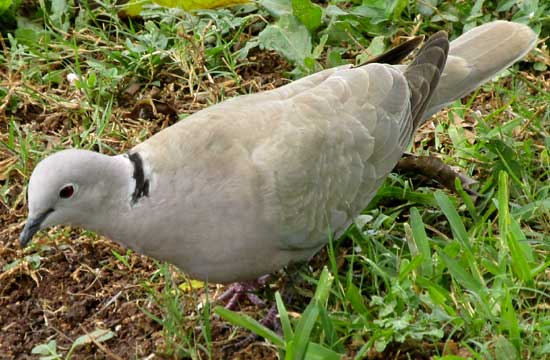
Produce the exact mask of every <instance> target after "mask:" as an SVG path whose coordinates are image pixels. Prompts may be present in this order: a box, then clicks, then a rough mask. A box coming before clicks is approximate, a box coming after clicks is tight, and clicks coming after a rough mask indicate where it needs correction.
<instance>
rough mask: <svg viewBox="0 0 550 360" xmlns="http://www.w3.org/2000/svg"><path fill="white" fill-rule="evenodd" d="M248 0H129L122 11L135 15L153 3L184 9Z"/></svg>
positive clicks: (231, 4) (232, 3) (191, 9)
mask: <svg viewBox="0 0 550 360" xmlns="http://www.w3.org/2000/svg"><path fill="white" fill-rule="evenodd" d="M249 2H250V0H131V1H129V2H128V3H127V4H125V5H124V7H123V9H124V12H125V13H126V14H128V15H130V16H137V15H139V13H140V12H141V11H142V10H143V7H144V5H147V4H151V3H155V4H157V5H160V6H164V7H168V8H180V9H184V10H185V11H193V10H207V9H217V8H222V7H228V6H234V5H240V4H246V3H249Z"/></svg>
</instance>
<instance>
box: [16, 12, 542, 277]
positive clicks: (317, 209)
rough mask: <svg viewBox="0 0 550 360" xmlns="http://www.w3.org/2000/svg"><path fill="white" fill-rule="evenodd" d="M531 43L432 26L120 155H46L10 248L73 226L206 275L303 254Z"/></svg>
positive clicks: (241, 100)
mask: <svg viewBox="0 0 550 360" xmlns="http://www.w3.org/2000/svg"><path fill="white" fill-rule="evenodd" d="M536 41H537V36H536V34H535V33H534V32H533V31H532V30H531V29H530V28H529V27H527V26H525V25H521V24H516V23H512V22H506V21H495V22H492V23H488V24H485V25H481V26H479V27H476V28H474V29H472V30H470V31H468V32H467V33H465V34H463V35H462V36H460V37H458V38H457V39H456V40H454V41H452V42H451V43H450V45H449V42H448V40H447V35H446V34H445V33H444V32H438V33H436V34H435V35H433V36H432V37H430V38H429V39H428V40H427V41H426V43H425V44H424V46H423V47H422V48H421V49H420V50H419V52H418V53H417V55H416V57H415V58H414V60H413V61H412V63H411V64H409V65H391V64H384V63H368V64H366V65H363V66H356V67H354V66H351V65H349V66H341V67H336V68H331V69H327V70H323V71H320V72H318V73H316V74H313V75H310V76H307V77H304V78H302V79H300V80H297V81H294V82H292V83H290V84H288V85H285V86H282V87H280V88H277V89H274V90H270V91H266V92H262V93H258V94H251V95H245V96H238V97H235V98H233V99H229V100H227V101H224V102H221V103H219V104H216V105H214V106H211V107H209V108H207V109H204V110H202V111H200V112H197V113H195V114H193V115H191V116H189V117H187V118H186V119H185V120H182V121H180V122H178V123H176V124H174V125H172V126H170V127H168V128H166V129H164V130H162V131H160V132H158V133H157V134H155V135H153V136H152V137H150V138H149V139H147V140H146V141H144V142H142V143H140V144H138V145H136V146H135V147H133V148H132V149H130V150H129V151H128V152H127V153H124V154H118V155H113V156H109V155H105V154H100V153H96V152H92V151H87V150H79V149H67V150H62V151H59V152H56V153H54V154H52V155H50V156H48V157H46V158H45V159H43V160H42V161H40V162H39V163H38V164H37V165H36V167H35V169H34V171H33V173H32V175H31V177H30V180H29V184H28V208H29V214H28V218H27V221H26V224H25V227H24V229H23V231H22V233H21V236H20V245H21V246H23V247H24V246H25V245H27V244H28V243H29V242H30V240H31V239H32V238H33V236H34V235H35V233H36V232H37V231H39V230H41V229H45V228H48V227H51V226H55V225H70V226H75V227H81V228H84V229H88V230H92V231H95V232H97V233H99V234H101V235H104V236H106V237H108V238H110V239H112V240H114V241H116V242H118V243H120V244H122V245H124V246H127V247H129V248H132V249H134V250H135V251H138V252H140V253H143V254H146V255H149V256H151V257H153V258H156V259H159V260H163V261H167V262H170V263H172V264H174V265H176V266H177V267H179V268H180V269H181V270H183V271H184V272H186V273H187V274H188V275H190V276H192V277H194V278H197V279H201V280H207V281H210V282H216V283H231V282H237V281H247V280H251V279H256V278H258V277H259V276H261V275H264V274H269V273H272V272H274V271H277V270H279V269H282V268H284V267H285V266H288V265H289V264H292V263H296V262H303V261H307V260H308V259H310V258H311V257H312V256H313V255H314V254H315V253H316V252H317V251H318V250H319V249H320V248H321V247H323V246H324V245H325V244H326V243H327V242H328V239H329V235H330V234H341V233H343V232H344V231H345V230H346V228H347V227H348V226H349V225H350V224H351V223H352V222H353V219H354V218H355V217H356V216H357V215H359V214H360V212H361V211H362V209H364V207H366V206H367V205H368V203H369V201H370V200H371V199H372V198H373V196H374V195H375V193H376V191H377V189H378V188H379V187H380V186H381V184H382V182H383V181H384V179H385V178H386V177H387V176H388V174H389V173H390V171H391V170H392V169H393V167H394V166H395V164H396V163H397V162H398V160H399V159H400V157H401V156H402V154H403V152H404V150H405V149H406V147H407V146H408V145H409V144H410V141H411V138H412V135H413V133H414V131H415V129H416V128H417V127H418V126H420V125H421V124H422V123H423V122H425V121H426V120H427V119H429V117H430V116H431V115H432V114H434V113H436V112H437V111H439V110H440V109H442V108H443V107H444V106H446V105H447V104H449V103H451V102H453V101H454V100H456V99H458V98H460V97H461V96H463V95H465V94H467V93H468V92H470V91H472V90H474V89H475V88H476V87H478V86H479V85H481V84H482V83H484V82H486V81H488V80H489V79H491V78H492V77H494V76H495V75H496V74H497V73H498V72H499V71H501V70H503V69H505V68H506V67H508V66H509V65H511V64H512V63H514V62H515V61H517V60H518V59H520V58H521V57H523V56H524V55H526V54H527V53H528V52H529V51H530V50H531V49H532V48H533V47H534V45H535V44H536ZM382 60H383V57H381V58H380V61H382Z"/></svg>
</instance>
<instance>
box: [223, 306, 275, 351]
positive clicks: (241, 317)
mask: <svg viewBox="0 0 550 360" xmlns="http://www.w3.org/2000/svg"><path fill="white" fill-rule="evenodd" d="M214 312H215V313H216V314H218V315H219V316H221V317H222V318H224V319H225V320H227V321H229V322H230V323H231V324H233V325H235V326H241V327H243V328H245V329H248V330H250V331H252V332H253V333H254V334H257V335H260V336H261V337H263V338H265V339H267V340H269V341H271V342H272V343H273V344H275V345H276V346H278V347H282V348H284V347H285V342H284V340H283V339H281V337H279V335H277V334H276V333H275V332H273V331H271V330H270V329H268V328H267V327H265V326H263V325H262V324H260V323H259V322H258V321H256V320H254V319H253V318H251V317H250V316H248V315H245V314H239V313H236V312H234V311H231V310H229V309H226V308H224V307H223V306H216V308H215V309H214Z"/></svg>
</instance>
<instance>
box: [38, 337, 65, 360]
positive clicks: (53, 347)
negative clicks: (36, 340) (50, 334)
mask: <svg viewBox="0 0 550 360" xmlns="http://www.w3.org/2000/svg"><path fill="white" fill-rule="evenodd" d="M31 353H33V354H36V355H50V356H51V357H49V358H50V359H56V358H61V357H60V356H59V355H58V354H57V343H56V341H55V340H50V341H49V342H48V343H47V344H39V345H36V346H35V347H33V348H32V350H31ZM41 359H43V357H41Z"/></svg>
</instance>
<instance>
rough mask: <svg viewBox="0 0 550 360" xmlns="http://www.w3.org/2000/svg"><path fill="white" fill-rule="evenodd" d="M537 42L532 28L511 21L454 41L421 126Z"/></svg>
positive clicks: (487, 25) (511, 62) (483, 26)
mask: <svg viewBox="0 0 550 360" xmlns="http://www.w3.org/2000/svg"><path fill="white" fill-rule="evenodd" d="M536 42H537V35H536V34H535V32H533V30H531V28H529V27H528V26H527V25H523V24H518V23H513V22H508V21H494V22H491V23H488V24H485V25H481V26H478V27H476V28H474V29H472V30H470V31H468V32H466V33H464V34H463V35H462V36H460V37H458V38H457V39H456V40H454V41H452V42H451V44H450V49H449V56H448V58H447V63H446V65H445V69H444V70H443V74H441V78H440V80H439V84H438V86H437V89H436V91H435V93H434V95H433V97H432V99H431V100H430V103H429V105H428V106H427V107H426V110H425V112H424V116H423V119H421V122H423V121H425V120H427V119H428V118H429V117H430V116H431V115H433V114H435V113H436V112H438V111H439V110H441V109H442V108H443V107H445V106H446V105H448V104H449V103H452V102H453V101H455V100H456V99H459V98H461V97H462V96H464V95H466V94H467V93H469V92H470V91H472V90H474V89H476V88H477V87H478V86H480V85H482V84H483V83H485V82H486V81H488V80H490V79H491V78H493V77H494V76H495V75H496V74H497V73H498V72H500V71H502V70H504V69H506V68H507V67H508V66H510V65H511V64H513V63H514V62H515V61H517V60H519V59H520V58H522V57H523V56H525V55H526V54H527V53H528V52H529V51H530V50H531V49H532V48H533V47H534V46H535V44H536Z"/></svg>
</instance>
